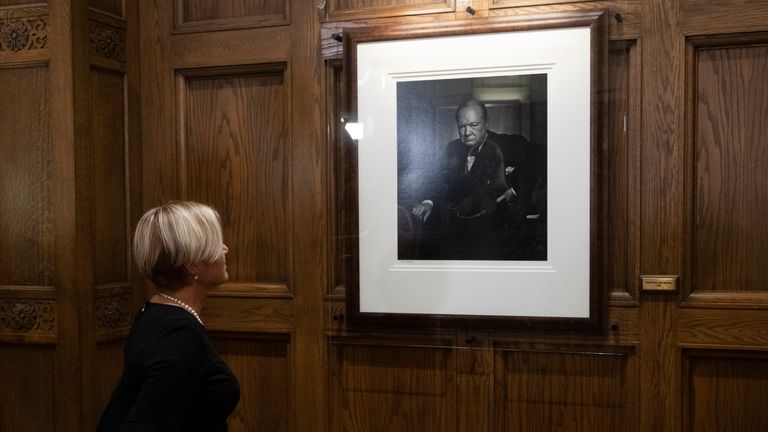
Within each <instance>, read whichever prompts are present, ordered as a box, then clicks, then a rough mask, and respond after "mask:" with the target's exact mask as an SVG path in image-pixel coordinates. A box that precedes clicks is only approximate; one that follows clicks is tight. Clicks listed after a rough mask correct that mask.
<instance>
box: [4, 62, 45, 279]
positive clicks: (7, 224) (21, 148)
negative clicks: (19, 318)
mask: <svg viewBox="0 0 768 432" xmlns="http://www.w3.org/2000/svg"><path fill="white" fill-rule="evenodd" d="M48 73H49V70H48V68H47V67H46V66H43V65H34V66H25V67H2V68H0V83H2V85H0V101H2V103H0V119H2V128H1V129H2V131H1V132H0V256H2V259H0V285H52V284H53V271H54V262H53V209H52V200H53V183H52V176H53V173H52V171H53V153H52V148H51V142H50V140H51V137H50V125H49V102H48V95H49V88H48Z"/></svg>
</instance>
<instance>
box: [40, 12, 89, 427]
mask: <svg viewBox="0 0 768 432" xmlns="http://www.w3.org/2000/svg"><path fill="white" fill-rule="evenodd" d="M72 8H73V5H72V3H71V2H68V1H52V2H51V4H50V21H49V28H50V29H51V30H50V31H49V32H48V45H49V47H50V54H51V66H50V74H51V79H50V100H51V102H50V108H51V109H50V115H51V143H52V146H51V148H52V151H53V176H52V182H53V185H54V190H53V201H52V206H53V214H55V215H56V217H55V219H54V230H53V238H54V262H55V263H56V266H55V267H56V268H55V271H54V275H53V284H54V286H55V288H56V313H57V317H56V321H57V323H58V329H59V343H58V345H57V347H56V354H55V359H54V362H55V364H54V373H55V377H54V396H53V397H54V401H55V404H54V412H55V416H56V418H55V423H56V425H55V429H56V430H59V431H62V432H66V431H72V432H75V431H76V429H77V428H76V427H75V426H76V425H78V424H79V422H80V419H81V416H80V392H79V391H75V392H72V391H69V389H79V388H80V374H79V369H78V365H79V363H78V360H79V352H78V333H79V327H78V326H79V321H78V316H77V309H76V308H75V307H76V305H77V302H76V301H73V299H75V298H76V295H77V282H76V278H77V270H76V264H77V259H76V256H75V254H74V253H72V252H73V251H72V249H71V246H72V245H74V244H76V243H77V235H76V231H75V208H74V206H73V205H72V200H73V198H74V190H75V166H74V164H75V158H74V154H75V149H74V142H75V138H74V135H75V131H74V100H73V98H74V89H73V60H72V34H71V29H72Z"/></svg>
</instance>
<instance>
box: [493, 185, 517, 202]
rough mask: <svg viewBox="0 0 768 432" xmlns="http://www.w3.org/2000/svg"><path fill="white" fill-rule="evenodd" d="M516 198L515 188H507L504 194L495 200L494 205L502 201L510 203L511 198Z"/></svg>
mask: <svg viewBox="0 0 768 432" xmlns="http://www.w3.org/2000/svg"><path fill="white" fill-rule="evenodd" d="M514 196H517V192H515V188H509V189H507V191H506V192H504V193H503V194H501V195H500V196H499V197H498V198H496V203H500V202H502V201H506V202H510V201H512V197H514Z"/></svg>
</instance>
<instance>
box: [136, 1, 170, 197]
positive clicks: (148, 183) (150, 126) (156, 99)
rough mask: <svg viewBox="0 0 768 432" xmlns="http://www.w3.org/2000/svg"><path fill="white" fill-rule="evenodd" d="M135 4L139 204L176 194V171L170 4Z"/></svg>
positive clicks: (145, 2) (167, 2) (143, 2)
mask: <svg viewBox="0 0 768 432" xmlns="http://www.w3.org/2000/svg"><path fill="white" fill-rule="evenodd" d="M139 8H140V10H141V14H140V24H139V27H140V28H141V36H140V51H141V53H142V57H141V76H142V77H145V78H146V79H143V80H142V82H143V85H142V86H141V99H142V101H141V103H142V107H143V109H142V116H141V122H142V126H141V129H142V130H141V137H142V139H141V140H142V144H143V154H142V161H143V164H142V166H143V167H144V168H145V169H144V172H146V173H147V175H144V176H143V182H142V188H143V191H144V194H143V207H144V208H149V207H152V206H154V205H157V204H159V203H162V202H163V201H166V200H168V199H171V198H178V190H177V189H178V184H177V182H178V172H177V168H178V167H177V156H176V146H175V145H174V128H173V125H174V121H175V120H174V114H173V113H174V111H173V109H174V108H173V105H174V103H175V101H174V88H175V87H174V81H173V70H172V69H171V64H170V53H171V20H172V15H173V11H172V4H171V2H169V1H167V0H142V1H141V3H140V5H139Z"/></svg>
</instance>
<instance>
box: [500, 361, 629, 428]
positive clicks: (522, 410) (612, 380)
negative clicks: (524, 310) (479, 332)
mask: <svg viewBox="0 0 768 432" xmlns="http://www.w3.org/2000/svg"><path fill="white" fill-rule="evenodd" d="M501 355H504V356H505V358H504V361H503V362H502V364H501V365H500V366H501V369H500V370H498V371H497V372H496V373H497V376H498V375H501V376H498V377H497V380H499V381H498V382H500V383H501V385H500V389H499V390H500V392H499V393H498V395H499V396H500V397H501V400H500V401H499V403H498V405H497V408H498V412H499V413H500V417H501V418H500V420H501V422H502V424H503V425H504V427H503V428H502V429H500V430H505V431H538V430H541V431H544V430H552V431H554V430H562V431H569V432H577V431H585V432H586V431H623V430H633V429H632V428H631V426H630V425H631V424H632V423H634V421H635V420H634V419H633V418H632V417H631V410H630V409H629V404H630V401H629V400H628V398H627V396H628V390H629V388H628V386H629V385H628V383H627V380H626V378H625V377H626V376H627V373H626V368H627V357H626V356H623V355H616V354H611V355H592V354H588V353H556V352H551V353H550V352H541V353H537V352H509V353H503V354H501Z"/></svg>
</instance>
